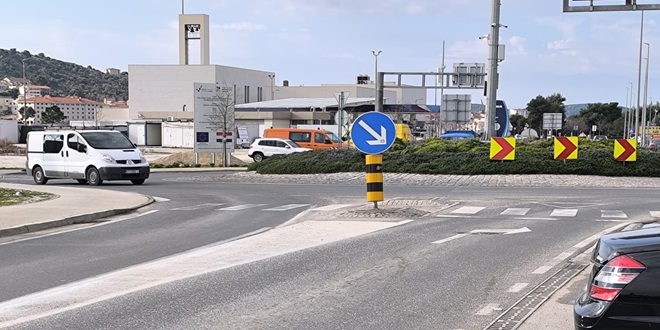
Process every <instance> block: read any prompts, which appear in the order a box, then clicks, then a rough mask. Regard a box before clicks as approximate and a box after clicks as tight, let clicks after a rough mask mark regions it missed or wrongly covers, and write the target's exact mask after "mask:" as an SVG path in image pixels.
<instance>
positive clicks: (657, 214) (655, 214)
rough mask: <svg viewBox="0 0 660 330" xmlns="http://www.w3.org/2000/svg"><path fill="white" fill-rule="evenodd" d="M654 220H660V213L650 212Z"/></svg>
mask: <svg viewBox="0 0 660 330" xmlns="http://www.w3.org/2000/svg"><path fill="white" fill-rule="evenodd" d="M649 213H651V216H652V217H654V218H660V211H649Z"/></svg>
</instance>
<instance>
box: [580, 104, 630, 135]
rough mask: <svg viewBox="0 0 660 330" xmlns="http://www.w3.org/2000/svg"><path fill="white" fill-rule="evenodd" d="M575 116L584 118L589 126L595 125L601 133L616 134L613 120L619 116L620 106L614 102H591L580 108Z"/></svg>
mask: <svg viewBox="0 0 660 330" xmlns="http://www.w3.org/2000/svg"><path fill="white" fill-rule="evenodd" d="M577 117H578V118H581V119H582V120H584V122H585V123H586V124H587V125H588V126H589V127H591V126H593V125H596V127H597V129H598V132H599V134H601V135H616V132H617V131H618V130H617V128H616V127H615V126H614V122H615V121H616V120H617V119H619V118H621V108H620V107H619V104H618V103H616V102H611V103H591V104H588V105H587V107H586V108H584V109H582V110H580V113H579V114H578V115H577Z"/></svg>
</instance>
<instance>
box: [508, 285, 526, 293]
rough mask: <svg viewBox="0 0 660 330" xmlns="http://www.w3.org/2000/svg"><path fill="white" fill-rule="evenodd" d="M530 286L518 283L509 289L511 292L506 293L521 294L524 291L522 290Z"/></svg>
mask: <svg viewBox="0 0 660 330" xmlns="http://www.w3.org/2000/svg"><path fill="white" fill-rule="evenodd" d="M528 285H529V283H516V284H514V285H512V286H511V287H510V288H509V290H506V292H513V293H516V292H520V291H522V289H524V288H526V287H527V286H528Z"/></svg>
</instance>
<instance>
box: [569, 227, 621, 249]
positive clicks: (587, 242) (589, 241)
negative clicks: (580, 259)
mask: <svg viewBox="0 0 660 330" xmlns="http://www.w3.org/2000/svg"><path fill="white" fill-rule="evenodd" d="M626 225H627V223H622V224H619V225H616V226H614V227H612V228H608V229H605V230H603V231H601V232H600V233H597V234H594V235H592V236H590V237H587V238H586V239H584V240H583V241H582V242H580V243H577V244H575V245H573V247H574V248H576V249H581V248H583V247H585V246H587V245H590V244H592V243H593V242H594V241H595V240H597V239H599V238H600V237H601V236H603V235H605V234H608V233H611V232H614V231H617V230H619V229H621V228H623V227H625V226H626Z"/></svg>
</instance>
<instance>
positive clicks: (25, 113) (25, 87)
mask: <svg viewBox="0 0 660 330" xmlns="http://www.w3.org/2000/svg"><path fill="white" fill-rule="evenodd" d="M25 60H26V58H24V59H22V60H21V62H23V125H25V124H26V123H27V78H25Z"/></svg>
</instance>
